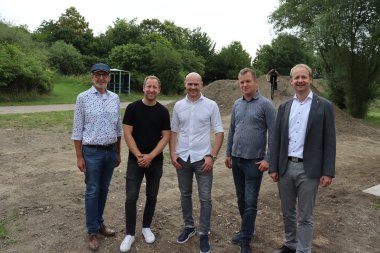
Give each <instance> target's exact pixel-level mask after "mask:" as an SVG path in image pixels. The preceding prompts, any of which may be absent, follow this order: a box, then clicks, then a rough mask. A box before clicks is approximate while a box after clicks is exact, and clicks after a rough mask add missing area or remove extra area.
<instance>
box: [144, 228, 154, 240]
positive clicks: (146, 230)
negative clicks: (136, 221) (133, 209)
mask: <svg viewBox="0 0 380 253" xmlns="http://www.w3.org/2000/svg"><path fill="white" fill-rule="evenodd" d="M142 234H143V235H144V239H145V241H146V243H154V241H155V240H156V237H154V234H153V233H152V230H150V228H143V229H142Z"/></svg>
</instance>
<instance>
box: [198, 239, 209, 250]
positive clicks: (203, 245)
mask: <svg viewBox="0 0 380 253" xmlns="http://www.w3.org/2000/svg"><path fill="white" fill-rule="evenodd" d="M199 249H200V253H209V252H210V243H209V242H208V235H200V236H199Z"/></svg>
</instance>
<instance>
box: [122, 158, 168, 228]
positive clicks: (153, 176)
mask: <svg viewBox="0 0 380 253" xmlns="http://www.w3.org/2000/svg"><path fill="white" fill-rule="evenodd" d="M162 166H163V161H162V160H161V161H154V162H152V164H151V166H149V167H148V168H141V167H139V166H138V165H137V161H135V160H132V159H129V160H128V168H127V177H126V195H127V198H126V201H125V225H126V230H125V233H126V234H127V235H135V230H136V203H137V199H138V198H139V193H140V186H141V183H142V180H143V178H144V175H145V180H146V188H145V193H146V202H145V208H144V215H143V224H142V226H143V228H148V227H150V225H151V224H152V219H153V215H154V210H155V208H156V203H157V195H158V190H159V188H160V179H161V177H162Z"/></svg>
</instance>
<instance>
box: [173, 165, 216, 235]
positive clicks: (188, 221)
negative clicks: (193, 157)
mask: <svg viewBox="0 0 380 253" xmlns="http://www.w3.org/2000/svg"><path fill="white" fill-rule="evenodd" d="M178 162H179V163H180V164H181V165H182V169H179V170H177V176H178V186H179V190H180V192H181V206H182V217H183V220H184V223H185V227H191V228H193V227H195V226H194V219H193V200H192V192H193V175H194V174H195V178H196V180H197V184H198V194H199V200H200V202H201V213H200V215H199V226H200V229H199V234H201V235H202V234H204V235H207V234H208V232H209V231H210V220H211V208H212V203H211V189H212V180H213V172H212V170H211V171H209V172H206V173H202V172H201V166H202V165H203V163H204V160H203V159H202V160H200V161H197V162H193V163H190V160H188V161H186V162H185V161H183V160H182V159H180V158H179V159H178Z"/></svg>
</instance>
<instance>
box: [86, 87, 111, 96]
mask: <svg viewBox="0 0 380 253" xmlns="http://www.w3.org/2000/svg"><path fill="white" fill-rule="evenodd" d="M90 91H91V93H92V94H99V95H103V94H100V93H99V91H98V90H97V89H96V88H95V87H94V85H92V86H91V88H90ZM104 94H107V96H108V94H109V93H108V90H107V89H106V93H104Z"/></svg>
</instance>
